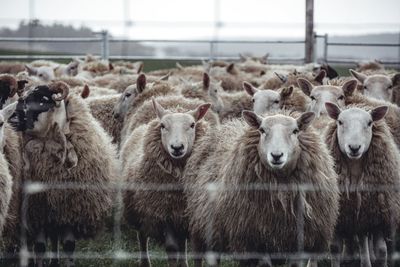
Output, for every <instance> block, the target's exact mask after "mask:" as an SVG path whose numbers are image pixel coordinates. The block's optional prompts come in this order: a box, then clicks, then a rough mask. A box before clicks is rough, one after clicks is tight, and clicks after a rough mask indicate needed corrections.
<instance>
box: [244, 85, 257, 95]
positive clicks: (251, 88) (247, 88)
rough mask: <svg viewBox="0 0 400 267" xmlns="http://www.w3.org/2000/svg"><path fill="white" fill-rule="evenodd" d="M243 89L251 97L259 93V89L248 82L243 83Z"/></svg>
mask: <svg viewBox="0 0 400 267" xmlns="http://www.w3.org/2000/svg"><path fill="white" fill-rule="evenodd" d="M243 89H244V90H245V91H246V92H247V93H248V94H249V95H254V94H255V93H257V91H258V89H257V88H255V87H254V86H253V85H251V83H248V82H243Z"/></svg>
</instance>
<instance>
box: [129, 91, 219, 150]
mask: <svg viewBox="0 0 400 267" xmlns="http://www.w3.org/2000/svg"><path fill="white" fill-rule="evenodd" d="M155 99H156V101H157V102H158V103H160V105H162V106H163V107H164V108H166V109H176V108H179V107H180V108H184V109H187V110H190V109H194V108H196V107H197V106H199V105H201V104H204V103H205V102H204V101H201V100H199V99H190V98H185V97H183V96H179V95H167V96H158V97H156V98H155ZM152 110H153V105H152V101H151V100H150V99H149V100H147V101H145V102H144V103H143V104H142V105H141V106H140V107H138V108H137V109H136V110H135V113H133V114H132V116H130V117H129V118H128V117H127V118H126V120H125V122H124V126H123V129H122V134H121V147H123V146H124V143H125V140H126V139H125V138H126V137H127V136H129V134H130V133H131V132H132V131H133V130H134V129H135V128H137V127H139V126H140V125H142V124H147V123H149V122H150V121H152V120H153V119H155V118H156V116H155V114H154V112H152ZM204 120H205V121H207V122H208V123H210V124H211V125H218V124H219V119H218V115H217V114H215V113H214V112H212V111H208V112H207V114H206V116H205V118H204Z"/></svg>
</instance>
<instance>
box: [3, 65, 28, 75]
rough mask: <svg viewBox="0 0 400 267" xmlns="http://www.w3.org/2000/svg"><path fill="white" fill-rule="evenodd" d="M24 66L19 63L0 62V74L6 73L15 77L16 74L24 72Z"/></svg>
mask: <svg viewBox="0 0 400 267" xmlns="http://www.w3.org/2000/svg"><path fill="white" fill-rule="evenodd" d="M24 70H25V65H24V64H22V63H19V62H0V73H2V74H3V73H8V74H13V75H16V74H17V73H19V72H21V71H24Z"/></svg>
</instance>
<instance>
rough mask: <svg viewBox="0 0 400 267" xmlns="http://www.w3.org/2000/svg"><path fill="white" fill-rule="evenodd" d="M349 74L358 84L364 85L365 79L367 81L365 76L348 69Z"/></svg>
mask: <svg viewBox="0 0 400 267" xmlns="http://www.w3.org/2000/svg"><path fill="white" fill-rule="evenodd" d="M350 74H351V76H353V77H354V78H356V79H357V80H358V81H359V82H360V83H364V81H365V79H367V75H365V74H363V73H360V72H357V71H355V70H352V69H350Z"/></svg>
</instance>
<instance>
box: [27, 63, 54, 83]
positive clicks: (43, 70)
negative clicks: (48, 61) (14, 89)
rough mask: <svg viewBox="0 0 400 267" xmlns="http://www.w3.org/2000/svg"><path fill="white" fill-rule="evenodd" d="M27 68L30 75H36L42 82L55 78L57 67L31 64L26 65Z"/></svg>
mask: <svg viewBox="0 0 400 267" xmlns="http://www.w3.org/2000/svg"><path fill="white" fill-rule="evenodd" d="M25 68H26V70H27V71H28V73H29V75H31V76H36V77H38V78H39V80H40V81H42V82H49V81H51V80H54V79H55V77H56V76H55V75H54V69H55V68H56V67H51V66H41V67H33V66H31V65H25Z"/></svg>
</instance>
